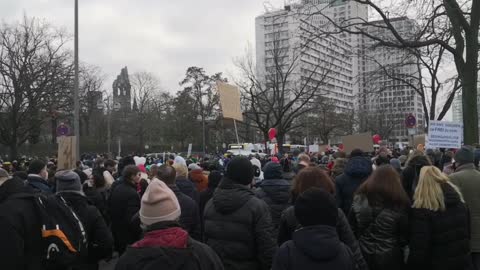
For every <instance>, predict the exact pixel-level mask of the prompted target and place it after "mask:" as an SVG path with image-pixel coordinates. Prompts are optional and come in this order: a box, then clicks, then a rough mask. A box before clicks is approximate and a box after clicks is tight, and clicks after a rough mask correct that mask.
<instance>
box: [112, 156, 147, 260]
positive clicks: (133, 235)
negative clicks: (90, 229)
mask: <svg viewBox="0 0 480 270" xmlns="http://www.w3.org/2000/svg"><path fill="white" fill-rule="evenodd" d="M130 166H134V165H129V166H127V167H125V170H126V169H127V168H130ZM132 168H133V167H132ZM125 170H124V171H125ZM138 171H139V170H138ZM115 183H116V185H114V186H112V188H111V191H110V198H109V201H108V209H109V210H108V211H109V213H110V220H111V222H112V226H111V228H112V234H113V238H114V240H115V250H116V251H118V252H119V253H120V254H122V253H123V252H124V251H125V248H126V247H127V245H130V244H132V243H134V242H135V241H137V240H138V239H140V235H141V233H142V230H141V228H140V224H139V222H140V221H139V220H138V219H136V218H135V216H136V214H137V213H138V210H139V209H140V195H139V193H138V191H137V185H136V184H135V183H133V182H131V181H128V180H127V179H126V178H125V176H124V177H123V179H122V180H119V181H117V182H115Z"/></svg>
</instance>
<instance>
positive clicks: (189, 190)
mask: <svg viewBox="0 0 480 270" xmlns="http://www.w3.org/2000/svg"><path fill="white" fill-rule="evenodd" d="M176 183H177V187H178V188H179V189H180V191H181V192H182V193H183V194H185V195H187V196H188V197H190V198H192V199H193V200H194V201H195V202H196V203H198V202H199V201H200V198H199V195H198V191H197V188H196V187H195V184H194V183H193V182H192V181H190V179H188V178H187V177H185V176H179V177H177V179H176Z"/></svg>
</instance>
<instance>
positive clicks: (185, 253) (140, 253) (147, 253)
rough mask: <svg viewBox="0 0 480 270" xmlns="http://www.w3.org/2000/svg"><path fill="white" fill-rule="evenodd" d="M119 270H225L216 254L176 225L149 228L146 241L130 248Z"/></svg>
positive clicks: (143, 240) (145, 236) (174, 223)
mask: <svg viewBox="0 0 480 270" xmlns="http://www.w3.org/2000/svg"><path fill="white" fill-rule="evenodd" d="M115 269H116V270H163V269H164V270H197V269H202V270H223V265H222V262H221V261H220V259H219V258H218V256H217V254H215V252H214V251H213V250H212V249H211V248H210V247H209V246H207V245H205V244H202V243H200V242H198V241H195V240H193V239H192V238H190V237H189V235H188V232H186V231H184V230H183V229H182V228H180V225H179V224H178V223H176V222H173V221H164V222H159V223H155V224H152V225H150V226H149V227H148V228H147V231H146V232H145V235H144V237H143V239H141V240H140V241H138V242H136V243H134V244H133V245H132V246H131V247H128V248H127V250H126V251H125V253H124V254H123V256H122V257H120V259H119V260H118V263H117V265H116V267H115Z"/></svg>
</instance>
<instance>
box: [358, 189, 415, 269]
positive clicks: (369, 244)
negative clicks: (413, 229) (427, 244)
mask: <svg viewBox="0 0 480 270" xmlns="http://www.w3.org/2000/svg"><path fill="white" fill-rule="evenodd" d="M349 220H350V225H351V228H352V230H353V232H354V234H355V236H356V237H357V239H358V243H359V245H360V249H361V251H362V254H363V257H364V259H365V261H366V262H367V264H368V267H369V269H370V270H384V269H388V270H401V269H403V268H404V265H405V264H404V248H405V246H406V245H407V239H408V210H407V209H391V208H387V207H385V206H371V205H370V204H369V202H368V199H367V198H366V197H365V196H364V195H362V194H359V195H355V198H354V201H353V205H352V209H351V211H350V215H349Z"/></svg>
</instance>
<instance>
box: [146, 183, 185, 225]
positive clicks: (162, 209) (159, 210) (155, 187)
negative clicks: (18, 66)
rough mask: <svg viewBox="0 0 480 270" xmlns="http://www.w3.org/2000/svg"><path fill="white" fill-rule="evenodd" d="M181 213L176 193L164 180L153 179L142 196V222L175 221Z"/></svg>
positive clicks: (149, 223)
mask: <svg viewBox="0 0 480 270" xmlns="http://www.w3.org/2000/svg"><path fill="white" fill-rule="evenodd" d="M180 214H181V211H180V204H179V203H178V200H177V197H176V196H175V193H173V191H172V190H171V189H170V188H169V187H168V186H167V185H166V184H165V183H163V182H162V181H160V180H158V179H154V180H152V182H150V184H149V185H148V187H147V190H146V191H145V193H144V194H143V197H142V204H141V207H140V220H141V221H142V224H144V225H147V226H148V225H152V224H154V223H157V222H161V221H174V220H176V219H178V218H179V217H180Z"/></svg>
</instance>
